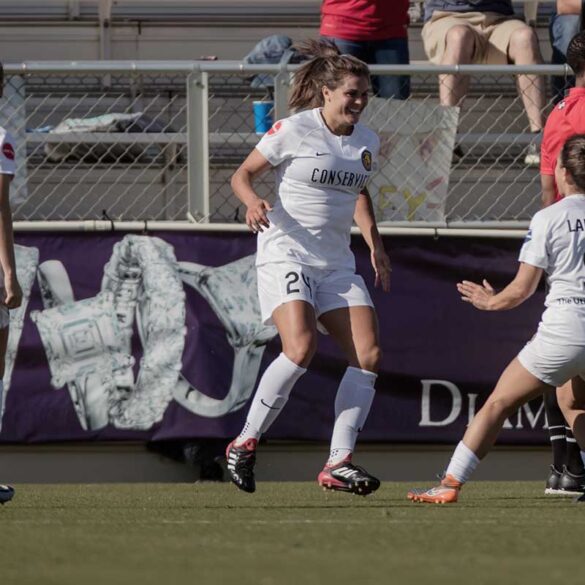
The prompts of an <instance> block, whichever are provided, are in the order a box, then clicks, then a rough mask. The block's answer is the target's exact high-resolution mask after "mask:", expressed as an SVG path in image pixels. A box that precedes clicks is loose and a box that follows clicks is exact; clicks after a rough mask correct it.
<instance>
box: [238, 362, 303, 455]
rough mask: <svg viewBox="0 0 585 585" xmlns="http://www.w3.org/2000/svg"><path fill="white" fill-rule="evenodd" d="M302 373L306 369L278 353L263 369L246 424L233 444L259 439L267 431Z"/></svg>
mask: <svg viewBox="0 0 585 585" xmlns="http://www.w3.org/2000/svg"><path fill="white" fill-rule="evenodd" d="M306 371H307V370H306V368H301V367H300V366H297V364H295V363H294V362H292V361H291V360H289V359H288V358H287V357H286V355H284V353H281V354H280V355H279V356H278V357H277V358H276V359H275V360H274V361H273V362H272V363H271V364H270V365H269V366H268V367H267V368H266V371H265V372H264V374H263V375H262V378H261V379H260V384H258V390H256V395H255V396H254V400H252V405H251V406H250V411H249V412H248V417H247V418H246V424H245V425H244V428H243V429H242V432H241V433H240V434H239V436H238V439H237V444H241V443H244V442H245V441H247V440H248V439H259V438H260V436H261V435H262V434H263V433H265V432H266V431H267V430H268V429H269V428H270V425H271V424H272V423H273V422H274V421H275V420H276V417H277V416H278V415H279V414H280V411H281V410H282V409H283V408H284V405H285V404H286V402H287V400H288V397H289V395H290V391H291V390H292V388H293V386H294V385H295V382H296V381H297V380H298V379H299V378H300V377H301V376H302V375H303V374H304V373H305V372H306Z"/></svg>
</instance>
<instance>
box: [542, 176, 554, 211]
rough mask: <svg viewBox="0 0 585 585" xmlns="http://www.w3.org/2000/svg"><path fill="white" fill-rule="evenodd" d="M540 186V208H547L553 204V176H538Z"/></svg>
mask: <svg viewBox="0 0 585 585" xmlns="http://www.w3.org/2000/svg"><path fill="white" fill-rule="evenodd" d="M540 186H541V188H542V195H541V197H542V206H543V207H548V206H549V205H552V204H553V203H554V202H555V178H554V176H553V175H543V174H542V173H541V175H540Z"/></svg>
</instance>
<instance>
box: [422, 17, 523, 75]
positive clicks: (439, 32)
mask: <svg viewBox="0 0 585 585" xmlns="http://www.w3.org/2000/svg"><path fill="white" fill-rule="evenodd" d="M456 25H463V26H467V27H469V28H470V29H471V30H472V31H473V32H474V33H475V53H474V55H473V63H475V64H486V63H489V64H490V65H506V64H507V63H508V46H509V45H510V37H511V36H512V33H513V32H514V31H515V30H517V29H519V28H523V27H525V26H527V25H526V24H525V23H524V22H522V21H521V20H518V19H517V18H514V17H509V16H502V15H501V14H497V13H495V12H461V13H457V12H442V11H440V10H436V11H435V12H433V16H432V17H431V19H430V20H429V21H428V22H427V23H426V24H425V25H424V26H423V29H422V39H423V44H424V48H425V53H426V54H427V57H428V58H429V59H430V61H431V63H434V64H435V65H440V64H441V63H442V60H443V55H444V53H445V47H446V39H447V32H448V31H449V29H451V28H453V27H454V26H456Z"/></svg>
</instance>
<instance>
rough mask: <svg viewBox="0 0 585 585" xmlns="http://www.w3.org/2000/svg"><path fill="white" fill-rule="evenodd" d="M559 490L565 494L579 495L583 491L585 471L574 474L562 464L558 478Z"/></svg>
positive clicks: (584, 488)
mask: <svg viewBox="0 0 585 585" xmlns="http://www.w3.org/2000/svg"><path fill="white" fill-rule="evenodd" d="M559 491H560V493H561V494H562V495H565V496H580V495H582V494H583V493H585V473H581V474H579V475H575V474H574V473H571V472H570V471H569V470H568V469H567V468H566V467H565V466H563V473H562V474H561V478H560V480H559Z"/></svg>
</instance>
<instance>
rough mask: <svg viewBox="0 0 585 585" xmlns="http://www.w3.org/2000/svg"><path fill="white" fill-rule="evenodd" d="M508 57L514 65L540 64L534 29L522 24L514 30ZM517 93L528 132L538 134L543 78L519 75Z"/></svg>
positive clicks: (541, 113)
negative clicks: (527, 125) (528, 128)
mask: <svg viewBox="0 0 585 585" xmlns="http://www.w3.org/2000/svg"><path fill="white" fill-rule="evenodd" d="M494 36H495V33H494ZM494 36H492V39H493V38H494ZM508 57H509V59H510V61H511V62H512V63H514V64H515V65H538V64H541V63H542V57H541V55H540V49H539V47H538V38H537V37H536V33H535V32H534V29H532V28H531V27H529V26H528V25H526V24H524V23H523V26H521V27H518V28H516V29H514V31H513V32H512V34H511V35H510V42H509V44H508ZM518 91H519V92H520V97H521V98H522V102H523V104H524V109H525V110H526V115H527V116H528V123H529V124H530V130H531V131H532V132H539V131H540V130H542V127H543V110H544V107H545V105H546V104H545V95H546V93H545V85H544V77H543V76H542V75H519V76H518Z"/></svg>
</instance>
